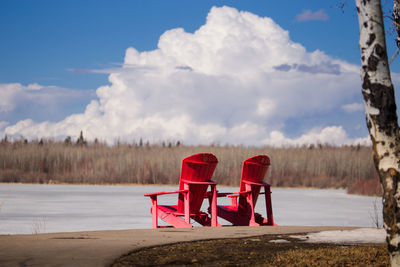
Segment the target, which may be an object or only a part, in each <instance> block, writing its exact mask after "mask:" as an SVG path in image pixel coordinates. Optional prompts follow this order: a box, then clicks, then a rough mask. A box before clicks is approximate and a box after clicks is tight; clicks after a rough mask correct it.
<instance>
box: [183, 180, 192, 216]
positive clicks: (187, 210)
mask: <svg viewBox="0 0 400 267" xmlns="http://www.w3.org/2000/svg"><path fill="white" fill-rule="evenodd" d="M184 189H185V190H187V191H186V193H183V195H184V206H185V222H186V223H188V224H190V190H189V184H186V183H185V184H184Z"/></svg>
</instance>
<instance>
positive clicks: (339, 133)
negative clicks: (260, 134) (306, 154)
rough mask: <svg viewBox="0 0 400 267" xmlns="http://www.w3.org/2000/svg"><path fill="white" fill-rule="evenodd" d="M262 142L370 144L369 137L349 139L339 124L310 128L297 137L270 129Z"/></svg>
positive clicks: (278, 143) (283, 144)
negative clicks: (286, 135)
mask: <svg viewBox="0 0 400 267" xmlns="http://www.w3.org/2000/svg"><path fill="white" fill-rule="evenodd" d="M263 143H265V144H267V145H270V146H277V147H280V146H302V145H311V144H313V145H318V144H322V145H324V144H329V145H334V146H340V145H357V144H360V145H370V144H371V141H370V138H369V137H365V138H357V139H351V138H349V137H348V136H347V133H346V131H345V130H344V129H343V128H342V127H341V126H330V127H325V128H323V129H312V130H310V131H309V132H307V133H305V134H303V135H302V136H300V137H298V138H294V139H291V138H287V137H285V135H284V134H283V133H281V132H279V131H272V132H271V133H270V135H269V137H268V138H266V139H265V140H264V141H263Z"/></svg>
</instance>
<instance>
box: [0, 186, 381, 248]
mask: <svg viewBox="0 0 400 267" xmlns="http://www.w3.org/2000/svg"><path fill="white" fill-rule="evenodd" d="M168 190H176V186H90V185H20V184H1V185H0V234H32V233H51V232H74V231H88V230H117V229H138V228H151V215H150V200H149V199H148V198H146V197H144V196H143V194H145V193H149V192H158V191H168ZM218 190H219V191H220V192H232V191H233V192H234V191H237V188H229V187H218ZM227 201H228V203H229V200H227ZM176 202H177V196H176V195H165V196H162V197H160V203H161V204H163V203H165V204H174V203H176ZM218 202H219V203H220V204H224V203H226V200H223V199H218ZM272 202H273V210H274V219H275V222H276V223H277V224H279V225H311V226H313V225H315V226H318V225H321V226H358V227H374V226H375V225H376V224H379V225H382V215H381V213H382V212H381V211H382V204H381V199H379V198H374V197H365V196H354V195H348V194H346V192H345V191H344V190H316V189H282V188H272ZM256 209H257V211H258V212H260V213H262V214H265V204H264V201H263V199H262V198H260V199H259V201H258V202H257V207H256ZM219 222H220V223H222V224H226V222H224V221H222V220H219ZM372 232H376V233H378V234H379V233H381V232H382V230H381V231H380V232H379V231H376V230H374V229H368V233H372ZM343 234H344V235H348V236H351V234H353V232H348V233H347V232H346V233H343ZM354 234H358V235H360V234H361V235H363V236H365V237H367V236H368V235H367V234H366V233H362V232H357V231H356V232H354ZM321 235H322V234H321ZM328 235H329V233H328ZM340 235H341V233H331V236H333V237H334V236H336V237H339V236H340ZM379 235H381V234H379ZM318 238H322V236H319V237H318V236H317V235H314V234H310V236H309V237H308V240H310V241H309V242H311V240H314V239H315V240H317V239H318ZM380 238H382V237H380ZM353 239H354V238H353Z"/></svg>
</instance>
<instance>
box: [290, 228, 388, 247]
mask: <svg viewBox="0 0 400 267" xmlns="http://www.w3.org/2000/svg"><path fill="white" fill-rule="evenodd" d="M291 237H293V238H298V239H300V240H303V241H306V242H309V243H339V244H354V243H357V244H359V243H385V242H386V232H385V230H384V229H382V228H380V229H377V228H360V229H355V230H343V231H323V232H319V233H310V234H307V235H304V236H299V235H293V236H291Z"/></svg>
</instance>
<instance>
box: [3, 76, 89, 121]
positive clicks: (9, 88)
mask: <svg viewBox="0 0 400 267" xmlns="http://www.w3.org/2000/svg"><path fill="white" fill-rule="evenodd" d="M92 97H93V91H78V90H71V89H66V88H61V87H57V86H43V85H40V84H37V83H33V84H28V85H26V86H25V85H22V84H20V83H8V84H0V120H3V121H6V120H8V121H9V122H10V121H14V122H15V121H17V120H20V119H25V118H26V117H23V116H29V115H30V116H35V117H36V118H41V117H42V118H47V119H53V118H54V117H55V116H56V115H58V114H60V113H62V111H63V110H64V109H66V108H67V106H68V107H69V108H70V106H71V105H75V106H76V105H77V104H78V103H81V102H85V105H86V104H87V103H88V101H89V99H90V98H92ZM60 115H62V114H60ZM60 115H59V116H58V117H60ZM63 117H65V114H64V115H63Z"/></svg>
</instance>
